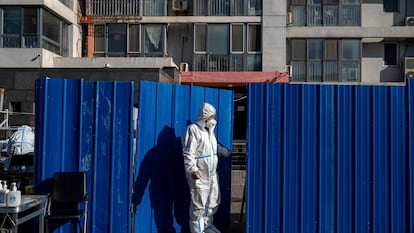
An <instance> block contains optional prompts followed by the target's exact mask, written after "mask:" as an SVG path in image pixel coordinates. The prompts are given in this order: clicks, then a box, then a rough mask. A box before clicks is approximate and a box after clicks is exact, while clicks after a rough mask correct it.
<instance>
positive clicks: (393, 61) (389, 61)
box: [384, 43, 397, 66]
mask: <svg viewBox="0 0 414 233" xmlns="http://www.w3.org/2000/svg"><path fill="white" fill-rule="evenodd" d="M384 65H386V66H396V65H397V44H395V43H386V44H384Z"/></svg>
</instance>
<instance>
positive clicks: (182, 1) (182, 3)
mask: <svg viewBox="0 0 414 233" xmlns="http://www.w3.org/2000/svg"><path fill="white" fill-rule="evenodd" d="M172 10H173V11H187V10H188V0H172Z"/></svg>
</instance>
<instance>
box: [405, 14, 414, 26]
mask: <svg viewBox="0 0 414 233" xmlns="http://www.w3.org/2000/svg"><path fill="white" fill-rule="evenodd" d="M405 26H414V16H410V17H407V18H405Z"/></svg>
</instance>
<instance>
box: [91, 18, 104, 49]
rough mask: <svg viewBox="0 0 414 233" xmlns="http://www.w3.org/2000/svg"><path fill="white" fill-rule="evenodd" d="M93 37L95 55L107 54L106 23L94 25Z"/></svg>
mask: <svg viewBox="0 0 414 233" xmlns="http://www.w3.org/2000/svg"><path fill="white" fill-rule="evenodd" d="M93 38H94V41H93V42H94V43H93V50H94V56H95V57H102V56H105V25H94V29H93Z"/></svg>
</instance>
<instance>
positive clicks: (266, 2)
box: [0, 0, 414, 111]
mask: <svg viewBox="0 0 414 233" xmlns="http://www.w3.org/2000/svg"><path fill="white" fill-rule="evenodd" d="M413 21H414V2H413V1H411V0H81V1H75V0H2V1H1V2H0V87H3V88H5V89H6V97H5V105H6V107H7V103H10V102H18V101H23V102H24V103H25V104H23V105H24V106H28V107H27V108H26V107H24V108H23V107H22V108H23V109H21V110H23V111H30V106H32V105H33V104H30V101H33V98H34V95H33V90H32V89H33V86H31V85H33V80H34V79H36V78H40V77H42V76H50V77H64V78H67V77H73V78H85V79H95V80H96V79H105V80H111V79H115V80H134V81H137V80H140V79H145V78H146V77H148V72H147V75H140V74H142V73H145V72H146V71H148V70H147V69H160V70H163V69H165V68H167V69H176V70H177V71H178V70H180V71H182V73H185V72H187V71H188V72H199V74H200V75H197V79H198V80H193V81H192V82H194V83H202V82H199V81H202V80H203V79H208V78H209V76H210V75H211V72H213V73H216V74H217V73H220V74H223V75H222V77H224V80H226V77H228V79H229V83H231V80H232V81H234V80H235V79H237V77H241V78H240V79H241V82H242V83H245V82H249V77H246V75H238V74H240V73H239V72H243V73H246V72H252V73H251V74H252V78H251V80H255V81H257V79H254V77H257V76H260V75H263V73H269V72H270V73H272V72H277V71H280V72H283V71H288V72H289V73H290V81H291V82H334V83H335V82H347V83H380V82H404V80H405V77H406V76H409V74H410V73H409V72H410V71H412V70H413V69H414V67H413V64H412V63H413V57H414V46H413V45H414V22H413ZM126 69H127V70H128V71H129V72H127V73H128V74H125V73H122V72H121V71H125V70H126ZM80 70H82V71H83V72H79V71H80ZM109 70H110V71H111V72H110V73H111V75H106V73H109ZM97 71H99V72H98V73H99V75H96V73H97ZM205 72H208V73H205ZM166 73H167V74H168V73H171V72H166ZM172 73H173V74H172V75H171V77H170V81H171V82H174V81H176V82H179V77H178V76H179V75H178V74H177V73H178V72H175V73H174V72H172ZM159 74H160V72H155V73H154V76H157V75H158V76H159ZM202 74H207V75H202ZM167 76H168V75H167ZM193 77H194V76H193ZM230 79H231V80H230ZM153 80H157V78H156V77H155V78H153ZM264 80H265V81H266V79H264ZM269 80H270V79H269ZM239 81H240V80H239ZM184 82H186V81H184ZM187 82H188V83H189V82H190V81H187ZM210 82H213V83H207V84H208V85H214V81H210ZM225 83H226V82H225V81H224V82H222V83H221V84H220V85H218V86H226V85H225ZM214 86H217V85H214ZM13 91H14V92H13ZM21 91H24V93H23V95H24V96H32V97H25V98H22V97H21V96H22V92H21ZM242 92H243V91H242ZM7 93H9V94H10V95H9V97H8V95H7ZM236 94H237V93H236ZM236 96H237V95H236ZM237 97H240V96H237ZM9 106H10V104H9Z"/></svg>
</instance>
